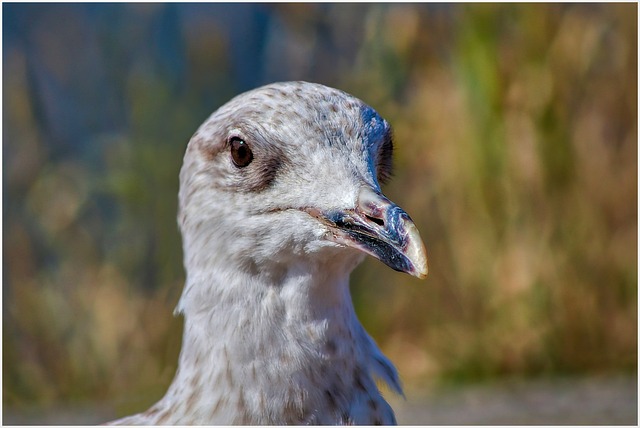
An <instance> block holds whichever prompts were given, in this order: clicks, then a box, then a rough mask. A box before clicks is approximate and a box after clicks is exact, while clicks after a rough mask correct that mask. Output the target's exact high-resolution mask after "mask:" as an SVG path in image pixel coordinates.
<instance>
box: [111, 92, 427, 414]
mask: <svg viewBox="0 0 640 428" xmlns="http://www.w3.org/2000/svg"><path fill="white" fill-rule="evenodd" d="M392 148H393V145H392V139H391V128H390V127H389V124H388V123H387V122H386V121H385V120H383V119H382V118H381V117H380V116H379V115H378V114H377V113H376V112H375V110H373V109H372V108H371V107H369V106H367V105H365V104H364V103H362V101H360V100H358V99H356V98H354V97H352V96H350V95H348V94H346V93H344V92H341V91H338V90H336V89H331V88H328V87H325V86H322V85H318V84H312V83H305V82H287V83H277V84H271V85H267V86H264V87H262V88H258V89H255V90H253V91H250V92H247V93H245V94H242V95H239V96H237V97H236V98H234V99H233V100H231V101H230V102H229V103H227V104H226V105H224V106H223V107H221V108H220V109H219V110H217V111H216V112H214V113H213V114H212V115H211V117H209V119H207V120H206V121H205V122H204V124H203V125H202V126H201V127H200V128H199V129H198V131H197V132H196V133H195V135H194V136H193V137H192V139H191V141H190V142H189V145H188V147H187V150H186V154H185V157H184V164H183V167H182V170H181V172H180V193H179V202H180V203H179V205H180V211H179V215H178V222H179V225H180V229H181V232H182V236H183V246H184V264H185V269H186V272H187V277H186V284H185V287H184V291H183V294H182V297H181V299H180V302H179V303H178V307H177V308H176V310H177V312H180V313H182V314H184V317H185V328H184V337H183V344H182V351H181V353H180V361H179V366H178V370H177V373H176V375H175V378H174V380H173V383H172V384H171V386H170V387H169V390H168V392H167V393H166V395H165V396H164V398H162V399H161V400H160V401H159V402H158V403H156V404H155V405H154V406H153V407H151V408H150V409H149V410H147V411H146V412H144V413H140V414H137V415H133V416H129V417H127V418H124V419H121V420H119V421H115V422H114V423H117V424H369V425H373V424H394V423H395V417H394V413H393V411H392V409H391V407H390V406H389V405H388V404H387V402H386V401H385V400H384V398H383V397H382V395H381V394H380V392H379V390H378V388H377V386H376V383H375V380H374V379H375V378H378V379H380V380H382V381H383V382H386V383H387V384H388V385H389V386H390V387H391V388H392V389H393V390H395V391H397V392H398V393H401V387H400V382H399V380H398V375H397V373H396V370H395V368H394V367H393V365H392V364H391V362H390V361H389V360H388V359H387V358H386V357H385V356H384V355H382V353H381V352H380V350H379V349H378V347H377V346H376V344H375V342H374V341H373V340H372V338H371V337H370V336H369V335H368V334H367V332H366V331H365V330H364V328H363V327H362V325H361V324H360V322H359V321H358V319H357V317H356V314H355V312H354V309H353V304H352V301H351V295H350V292H349V274H350V273H351V271H352V270H353V269H354V268H355V267H356V265H357V264H358V263H359V262H360V261H361V260H362V258H363V256H364V253H369V254H371V255H373V256H375V257H377V258H379V259H380V260H382V261H383V262H385V263H386V264H388V265H389V266H391V267H392V268H394V269H396V270H400V271H405V272H408V273H411V274H413V275H415V276H419V277H424V276H425V275H426V273H427V266H426V255H425V252H424V247H423V246H422V241H421V240H420V237H419V235H418V232H417V229H416V228H415V226H414V225H413V223H412V222H411V220H410V219H409V217H408V215H407V214H406V213H405V212H404V211H402V210H401V209H400V208H399V207H398V206H396V205H395V204H393V203H391V202H390V201H389V200H388V199H386V198H385V197H384V196H383V195H382V193H381V191H380V187H379V182H380V181H383V180H386V179H387V178H388V177H389V175H390V173H391V154H392Z"/></svg>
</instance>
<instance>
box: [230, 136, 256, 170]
mask: <svg viewBox="0 0 640 428" xmlns="http://www.w3.org/2000/svg"><path fill="white" fill-rule="evenodd" d="M229 147H230V148H231V160H232V161H233V164H234V165H235V166H236V167H238V168H244V167H245V166H247V165H249V164H250V163H251V161H252V160H253V152H252V151H251V148H250V147H249V145H248V144H247V143H246V142H245V141H244V140H243V139H242V138H240V137H231V139H230V140H229Z"/></svg>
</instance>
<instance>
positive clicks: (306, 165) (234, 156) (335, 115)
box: [179, 82, 427, 278]
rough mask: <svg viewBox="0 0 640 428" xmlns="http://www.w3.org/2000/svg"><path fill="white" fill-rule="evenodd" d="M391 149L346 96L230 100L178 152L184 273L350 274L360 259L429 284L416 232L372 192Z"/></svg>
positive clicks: (388, 139)
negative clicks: (324, 266) (339, 269)
mask: <svg viewBox="0 0 640 428" xmlns="http://www.w3.org/2000/svg"><path fill="white" fill-rule="evenodd" d="M392 153H393V142H392V134H391V127H390V126H389V124H388V123H387V122H386V121H385V120H384V119H382V118H381V117H380V116H379V115H378V113H377V112H376V111H375V110H374V109H372V108H371V107H369V106H368V105H366V104H364V103H363V102H362V101H360V100H359V99H357V98H354V97H352V96H351V95H349V94H346V93H344V92H342V91H339V90H336V89H332V88H328V87H326V86H322V85H319V84H312V83H306V82H287V83H276V84H271V85H267V86H264V87H261V88H258V89H255V90H253V91H250V92H246V93H244V94H241V95H239V96H237V97H236V98H234V99H232V100H231V101H229V102H228V103H227V104H225V105H224V106H222V107H221V108H220V109H218V110H217V111H216V112H214V113H213V114H212V115H211V116H210V117H209V118H208V119H207V120H206V121H205V122H204V123H203V124H202V126H201V127H200V128H199V129H198V131H197V132H196V133H195V134H194V136H193V137H192V139H191V141H190V142H189V145H188V147H187V151H186V154H185V158H184V164H183V167H182V170H181V173H180V194H179V200H180V201H179V203H180V214H179V224H180V227H181V231H182V234H183V240H184V248H185V264H186V266H187V268H188V270H189V269H197V267H198V266H199V265H207V264H211V263H214V262H215V263H224V264H228V265H234V266H240V267H241V268H243V269H245V270H252V269H253V270H256V271H259V270H261V269H264V267H265V266H266V265H270V264H277V263H287V265H289V266H291V265H292V264H294V265H295V263H297V262H299V261H301V260H311V259H313V260H326V259H331V260H333V261H334V262H335V261H338V262H339V263H343V264H344V266H345V269H347V270H350V269H353V267H355V265H356V264H357V263H358V262H359V261H360V260H361V259H362V257H363V254H365V253H366V254H370V255H372V256H373V257H375V258H377V259H379V260H380V261H382V262H383V263H385V264H387V265H388V266H389V267H391V268H393V269H395V270H398V271H402V272H406V273H409V274H411V275H414V276H417V277H420V278H423V277H425V276H426V274H427V257H426V251H425V248H424V245H423V243H422V240H421V238H420V235H419V233H418V230H417V228H416V226H415V224H414V223H413V221H412V220H411V218H410V217H409V215H408V214H407V213H406V212H405V211H404V210H402V209H401V208H400V207H399V206H398V205H396V204H394V203H393V202H391V201H390V200H389V199H387V198H386V197H385V196H384V195H383V194H382V191H381V190H380V184H381V183H384V182H385V181H386V180H387V179H388V178H389V177H390V175H391V158H392ZM212 258H215V259H216V260H212Z"/></svg>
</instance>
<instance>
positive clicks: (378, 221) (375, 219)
mask: <svg viewBox="0 0 640 428" xmlns="http://www.w3.org/2000/svg"><path fill="white" fill-rule="evenodd" d="M365 217H366V218H367V220H369V221H372V222H374V223H375V224H377V225H378V226H384V220H382V219H381V218H376V217H371V216H370V215H365Z"/></svg>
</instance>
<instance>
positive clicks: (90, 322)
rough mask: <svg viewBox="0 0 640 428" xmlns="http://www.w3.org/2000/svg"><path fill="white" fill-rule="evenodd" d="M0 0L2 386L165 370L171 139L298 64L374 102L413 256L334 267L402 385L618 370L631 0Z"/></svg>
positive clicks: (632, 264)
mask: <svg viewBox="0 0 640 428" xmlns="http://www.w3.org/2000/svg"><path fill="white" fill-rule="evenodd" d="M2 8H3V9H2V10H3V65H4V69H3V278H2V279H3V288H2V290H3V291H2V293H3V313H2V320H3V335H2V341H3V405H4V409H5V410H6V409H18V410H19V409H26V408H47V407H52V406H55V405H59V404H61V403H66V404H69V403H85V402H114V403H116V406H118V408H119V410H118V412H119V413H127V412H129V411H138V410H142V409H143V408H144V407H145V406H146V405H148V404H150V403H152V402H154V401H155V400H156V399H158V398H159V397H160V396H161V395H162V394H163V392H164V390H165V388H166V387H167V385H168V384H169V383H170V381H171V379H172V377H173V373H174V370H175V364H176V361H177V355H178V352H179V348H180V340H181V328H182V319H181V318H174V317H173V316H172V310H173V308H174V306H175V304H176V303H177V300H178V297H179V295H180V292H181V290H182V283H183V277H184V272H183V269H182V259H181V257H182V252H181V242H180V237H179V234H178V231H177V226H176V220H175V216H176V207H177V196H176V195H177V188H178V171H179V168H180V165H181V161H182V155H183V153H184V149H185V147H186V143H187V142H188V140H189V138H190V136H191V135H192V134H193V132H194V131H195V130H196V128H197V127H198V126H199V124H200V123H201V122H202V121H203V120H204V119H205V118H206V117H207V116H208V115H209V114H210V113H211V112H212V111H213V110H215V109H216V108H217V107H219V106H220V105H222V104H223V103H224V102H226V101H227V100H228V99H229V98H231V97H232V96H234V95H236V94H238V93H240V92H243V91H245V90H248V89H251V88H254V87H256V86H259V85H262V84H265V83H269V82H272V81H283V80H298V79H300V80H308V81H315V82H319V83H323V84H326V85H329V86H334V87H337V88H340V89H343V90H345V91H347V92H350V93H352V94H354V95H356V96H358V97H359V98H361V99H363V100H364V101H365V102H367V103H368V104H370V105H372V106H373V107H374V108H376V109H377V110H378V111H379V112H380V113H381V115H382V116H383V117H385V118H386V119H387V120H389V121H390V122H391V123H392V125H393V126H394V129H395V141H396V153H395V162H396V171H397V172H396V176H395V178H394V180H392V182H391V183H390V184H389V185H388V186H387V187H386V189H385V193H386V194H387V195H388V196H389V197H390V198H391V199H392V200H394V201H396V202H397V203H399V204H400V205H401V206H402V207H404V208H405V209H406V210H407V211H408V212H409V213H410V214H411V216H412V217H413V219H414V220H415V221H416V223H417V225H418V228H419V229H420V232H421V235H422V237H423V239H424V240H425V243H426V245H427V250H428V253H429V265H430V274H429V278H428V279H427V280H426V281H425V282H419V281H416V280H414V279H412V278H411V277H409V276H407V275H401V274H398V273H396V272H393V271H392V270H390V269H388V268H386V267H385V266H383V265H382V264H381V263H379V262H377V261H374V260H367V261H366V262H365V263H364V264H363V265H362V266H361V267H360V268H358V270H357V271H356V272H355V273H354V277H353V281H352V283H353V285H352V290H353V294H354V302H355V304H356V309H357V312H358V314H359V316H360V318H361V320H362V322H363V324H364V325H365V327H366V328H367V329H368V330H369V332H370V333H371V334H372V335H373V336H374V337H375V338H376V340H377V341H378V343H379V344H380V345H381V347H382V349H383V351H384V352H385V353H386V354H387V355H388V356H389V357H390V358H391V359H392V360H393V361H394V362H395V363H396V365H397V366H398V369H399V371H400V373H401V376H402V378H403V381H404V383H405V385H406V386H407V387H409V388H413V387H415V388H418V387H420V386H424V385H429V384H434V383H443V382H444V383H447V382H474V381H481V380H487V379H496V378H505V377H514V376H515V377H540V376H560V375H567V374H577V375H589V374H594V373H620V372H623V373H629V374H635V373H637V325H638V322H637V309H638V307H637V302H638V299H637V280H638V270H637V259H638V254H637V232H638V230H637V218H638V217H637V214H638V213H637V206H638V202H637V159H638V154H637V148H638V146H637V142H638V128H637V117H638V112H637V62H638V61H637V51H638V48H637V40H638V37H637V4H634V3H627V4H588V5H581V4H564V5H557V4H517V5H506V4H501V5H484V4H470V5H462V4H458V5H440V4H438V5H437V4H394V5H385V4H375V5H368V4H336V5H334V4H322V5H314V4H296V5H288V4H278V5H267V4H261V5H252V4H232V5H230V4H214V5H204V4H196V5H193V4H192V5H186V4H185V5H177V4H161V5H154V4H64V5H61V4H59V5H54V4H46V5H36V4H6V3H5V4H3V5H2Z"/></svg>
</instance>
